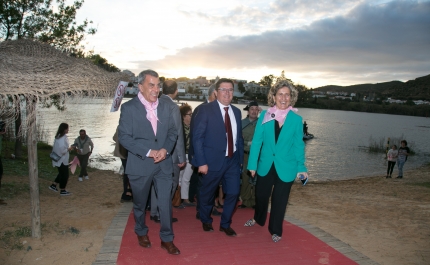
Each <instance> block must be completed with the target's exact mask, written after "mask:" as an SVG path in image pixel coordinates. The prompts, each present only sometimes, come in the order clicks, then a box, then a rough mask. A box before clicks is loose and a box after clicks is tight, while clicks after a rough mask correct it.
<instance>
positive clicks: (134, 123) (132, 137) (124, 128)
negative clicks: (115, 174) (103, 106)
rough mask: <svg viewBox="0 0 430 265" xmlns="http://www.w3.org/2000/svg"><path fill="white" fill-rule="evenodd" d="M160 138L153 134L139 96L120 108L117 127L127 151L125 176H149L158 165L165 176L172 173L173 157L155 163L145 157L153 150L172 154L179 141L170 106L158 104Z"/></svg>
mask: <svg viewBox="0 0 430 265" xmlns="http://www.w3.org/2000/svg"><path fill="white" fill-rule="evenodd" d="M157 117H158V119H159V121H158V122H157V135H154V131H153V129H152V125H151V123H150V122H149V121H148V119H147V118H146V109H145V107H144V106H143V104H142V102H140V100H139V98H138V97H135V98H133V99H132V100H130V101H128V102H126V103H124V104H123V105H122V106H121V116H120V119H119V127H118V140H119V142H120V144H121V145H122V146H124V148H125V149H127V150H128V158H127V166H126V172H125V173H126V174H129V175H137V176H143V175H149V174H151V172H152V171H153V170H154V169H155V168H156V167H157V165H159V166H160V167H161V170H162V171H163V172H164V173H165V174H171V173H172V172H173V162H172V158H171V156H170V155H169V156H167V157H166V159H165V160H163V161H161V162H159V163H158V164H154V159H153V158H149V157H146V154H147V153H148V151H149V150H150V149H152V150H160V149H161V148H164V149H166V150H167V152H169V154H170V153H171V152H172V150H173V147H174V146H175V143H176V140H177V138H178V133H177V130H176V126H175V122H174V120H173V118H172V115H171V113H170V107H169V105H168V104H166V103H165V102H162V101H159V104H158V107H157Z"/></svg>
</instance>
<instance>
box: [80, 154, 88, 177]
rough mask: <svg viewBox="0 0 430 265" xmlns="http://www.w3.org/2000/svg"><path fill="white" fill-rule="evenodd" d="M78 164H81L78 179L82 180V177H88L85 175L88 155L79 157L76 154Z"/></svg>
mask: <svg viewBox="0 0 430 265" xmlns="http://www.w3.org/2000/svg"><path fill="white" fill-rule="evenodd" d="M77 156H78V159H79V163H80V164H81V171H80V172H79V177H80V178H83V177H84V176H88V173H87V166H88V159H89V158H90V153H88V154H86V155H80V154H78V155H77Z"/></svg>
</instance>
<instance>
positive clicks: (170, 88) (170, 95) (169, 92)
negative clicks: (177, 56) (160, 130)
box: [151, 80, 186, 223]
mask: <svg viewBox="0 0 430 265" xmlns="http://www.w3.org/2000/svg"><path fill="white" fill-rule="evenodd" d="M177 94H178V84H177V83H176V82H175V81H173V80H166V81H164V83H163V94H162V95H161V97H160V98H159V99H158V100H159V101H160V102H164V103H166V104H167V105H169V107H170V112H171V113H176V111H177V112H178V113H179V107H178V105H177V104H176V103H175V102H173V99H175V98H176V96H177ZM172 117H173V120H174V121H175V126H176V130H177V132H178V140H177V141H176V145H175V148H174V149H173V151H172V155H171V157H172V161H173V186H172V198H173V195H174V194H175V191H176V188H177V187H178V183H179V172H180V168H181V167H183V166H184V165H185V162H186V157H185V144H184V143H185V141H184V131H183V129H182V117H181V115H172ZM156 194H157V193H156V192H155V187H154V186H152V192H151V219H152V220H154V221H155V222H156V223H159V222H160V217H159V214H158V207H157V203H158V200H157V196H156ZM177 221H178V219H177V218H172V222H177Z"/></svg>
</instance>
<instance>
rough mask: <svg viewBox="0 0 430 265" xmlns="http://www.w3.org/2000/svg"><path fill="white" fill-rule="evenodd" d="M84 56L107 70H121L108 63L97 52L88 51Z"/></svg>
mask: <svg viewBox="0 0 430 265" xmlns="http://www.w3.org/2000/svg"><path fill="white" fill-rule="evenodd" d="M86 58H88V59H90V60H91V61H92V62H93V63H94V64H95V65H97V66H98V67H100V68H102V69H105V70H106V71H108V72H121V70H120V69H119V68H118V67H116V66H115V65H113V64H110V63H109V62H108V61H107V59H105V58H103V57H101V56H100V55H99V54H93V53H92V52H90V54H89V55H88V56H86Z"/></svg>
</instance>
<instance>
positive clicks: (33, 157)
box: [27, 99, 42, 238]
mask: <svg viewBox="0 0 430 265" xmlns="http://www.w3.org/2000/svg"><path fill="white" fill-rule="evenodd" d="M36 104H37V100H34V101H33V100H32V99H27V119H28V123H27V124H28V133H27V147H28V176H29V178H30V198H31V236H32V237H35V238H40V237H41V235H42V233H41V228H40V199H39V172H38V167H37V127H36V111H37V110H36Z"/></svg>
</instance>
